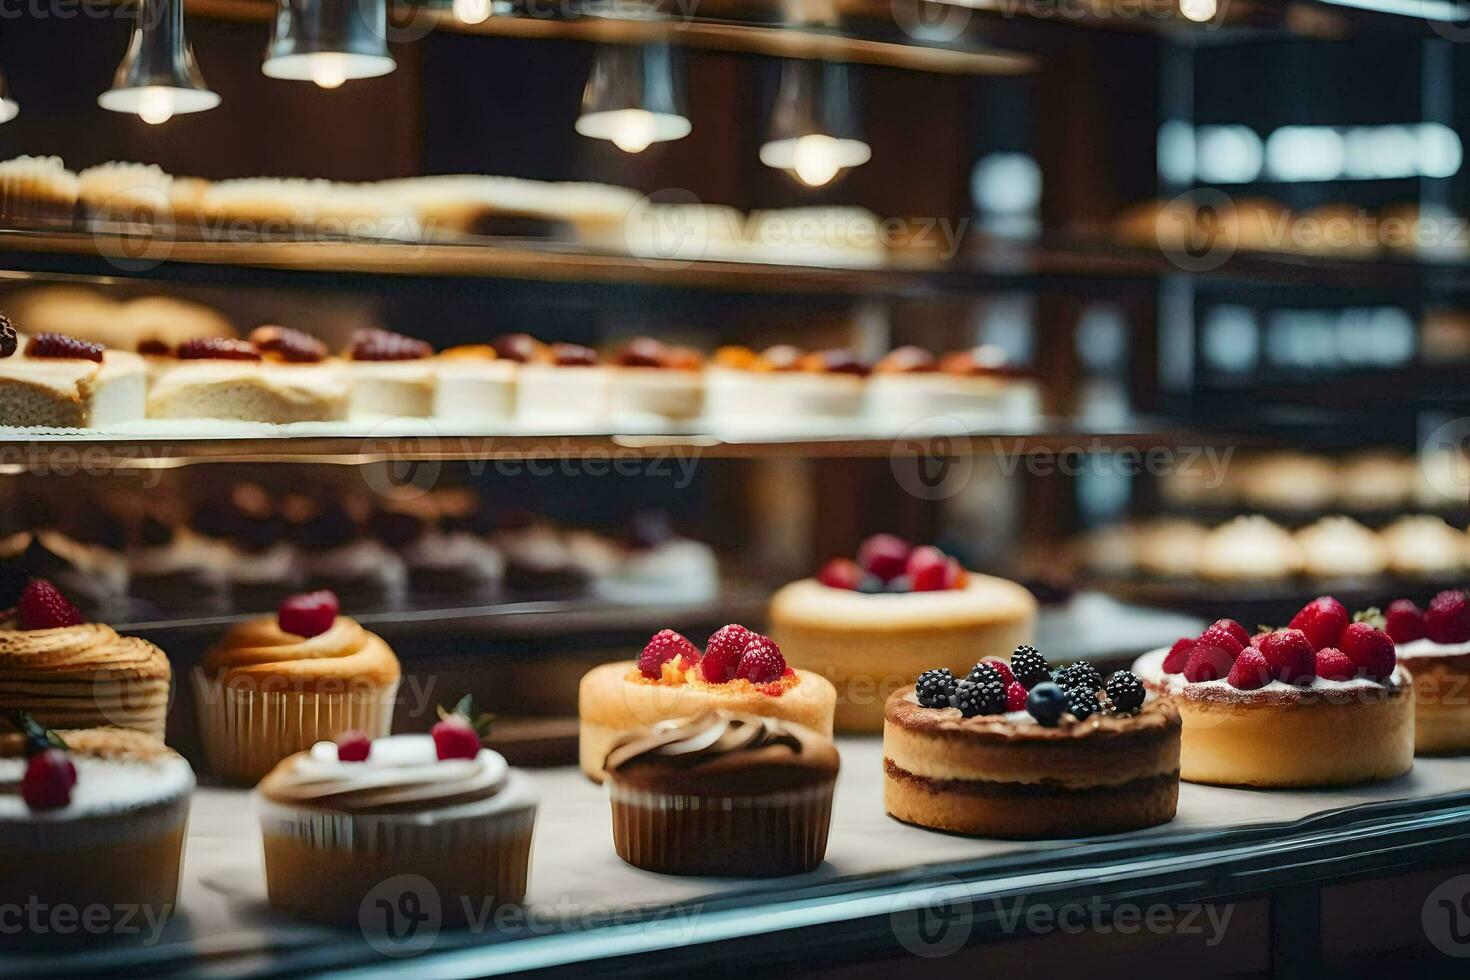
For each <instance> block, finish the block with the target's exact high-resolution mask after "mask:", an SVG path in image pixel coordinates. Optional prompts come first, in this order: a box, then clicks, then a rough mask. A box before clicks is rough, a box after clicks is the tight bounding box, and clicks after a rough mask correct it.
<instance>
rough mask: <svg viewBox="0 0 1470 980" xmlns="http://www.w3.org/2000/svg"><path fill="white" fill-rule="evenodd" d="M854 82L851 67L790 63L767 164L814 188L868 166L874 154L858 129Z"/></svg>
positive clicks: (764, 156) (765, 149) (765, 151)
mask: <svg viewBox="0 0 1470 980" xmlns="http://www.w3.org/2000/svg"><path fill="white" fill-rule="evenodd" d="M854 84H855V82H854V79H853V78H852V76H851V74H850V73H849V71H848V68H847V66H846V65H842V64H837V63H836V62H826V61H813V60H789V61H786V62H784V63H783V64H782V66H781V84H780V87H779V88H778V89H777V91H776V103H775V105H774V107H773V108H772V109H771V125H770V129H769V132H768V134H767V136H766V142H765V143H764V144H762V146H761V150H760V158H761V163H764V164H765V165H766V166H768V167H774V168H776V169H777V170H787V171H790V172H791V173H793V174H795V175H796V178H797V179H798V180H800V181H801V182H802V183H803V184H806V185H807V186H809V187H821V186H822V185H823V184H828V183H831V182H832V180H834V179H835V178H836V177H837V175H838V174H840V173H841V172H842V171H844V170H847V169H849V168H851V167H858V166H861V165H862V164H865V163H867V162H868V160H869V159H870V158H871V157H872V156H873V151H872V149H871V148H870V147H869V146H868V144H867V143H865V142H863V140H862V137H861V133H860V131H859V129H858V123H857V113H856V111H855V109H854V106H853V102H854V99H853V94H854V92H853V86H854Z"/></svg>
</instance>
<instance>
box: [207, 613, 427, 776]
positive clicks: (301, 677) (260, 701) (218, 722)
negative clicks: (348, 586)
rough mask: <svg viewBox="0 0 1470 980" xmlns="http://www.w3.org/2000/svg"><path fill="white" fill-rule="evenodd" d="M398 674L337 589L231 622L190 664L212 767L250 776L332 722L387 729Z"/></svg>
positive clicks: (331, 729) (383, 646)
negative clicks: (346, 609)
mask: <svg viewBox="0 0 1470 980" xmlns="http://www.w3.org/2000/svg"><path fill="white" fill-rule="evenodd" d="M399 677H400V668H399V665H398V658H397V657H395V656H394V655H393V651H392V649H390V648H389V646H388V644H387V643H385V642H383V639H382V638H381V637H379V636H378V635H376V634H374V633H369V632H368V631H367V630H365V629H363V628H362V624H360V623H358V622H357V621H356V620H354V619H352V618H350V617H348V616H342V615H339V611H338V602H337V597H336V595H334V594H333V593H331V592H327V591H321V592H308V593H304V594H302V595H295V596H290V597H288V598H287V599H285V600H284V601H283V602H282V603H281V605H280V608H279V609H278V610H277V612H276V615H274V616H263V617H261V618H259V619H252V620H249V621H247V622H244V623H240V624H239V625H238V626H235V627H234V628H232V629H231V630H230V631H229V632H228V633H226V634H225V635H224V636H223V637H222V638H221V639H220V641H219V642H218V643H217V644H215V646H214V647H213V648H211V649H210V650H209V651H208V652H206V653H205V655H204V659H203V661H202V662H201V664H200V666H199V667H198V668H196V669H195V670H194V673H193V688H194V702H195V708H196V709H197V713H198V717H199V729H200V735H201V737H202V739H203V741H204V754H205V758H206V759H207V760H208V761H209V768H210V769H211V770H212V771H213V772H214V773H215V774H216V775H218V776H221V777H223V778H225V779H229V780H232V781H235V782H244V783H254V782H256V781H257V780H259V779H260V778H261V777H262V776H264V775H265V774H266V773H267V772H269V771H270V770H271V768H272V767H273V766H275V765H276V763H278V762H280V761H281V760H282V759H284V758H285V757H286V756H288V755H291V754H292V753H293V752H300V751H302V750H304V749H307V748H310V747H311V746H312V745H313V744H315V743H316V742H318V741H320V740H322V739H323V738H331V737H332V736H335V735H336V734H337V733H339V732H343V731H347V730H350V729H355V730H359V731H364V732H367V733H368V734H369V735H372V736H382V735H387V734H388V730H389V726H390V724H391V723H392V720H393V704H394V696H395V695H396V693H397V691H398V681H399Z"/></svg>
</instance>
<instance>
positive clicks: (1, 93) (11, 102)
mask: <svg viewBox="0 0 1470 980" xmlns="http://www.w3.org/2000/svg"><path fill="white" fill-rule="evenodd" d="M18 115H20V103H18V102H16V101H15V99H14V97H13V96H11V94H10V83H9V82H7V81H6V80H5V73H4V72H0V123H8V122H10V120H12V119H14V118H15V117H16V116H18Z"/></svg>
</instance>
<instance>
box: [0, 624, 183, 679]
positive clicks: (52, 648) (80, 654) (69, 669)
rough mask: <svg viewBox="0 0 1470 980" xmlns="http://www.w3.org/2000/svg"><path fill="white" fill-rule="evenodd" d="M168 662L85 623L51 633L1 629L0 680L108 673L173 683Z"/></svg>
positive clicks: (155, 651) (148, 646)
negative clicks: (170, 680) (170, 679)
mask: <svg viewBox="0 0 1470 980" xmlns="http://www.w3.org/2000/svg"><path fill="white" fill-rule="evenodd" d="M171 673H172V672H171V670H170V667H169V662H168V658H167V657H166V656H164V654H163V651H162V650H160V649H159V648H158V647H156V646H154V645H153V644H152V643H149V642H148V641H147V640H143V639H140V638H138V637H133V636H119V635H118V634H117V632H116V631H115V630H113V628H112V627H110V626H105V625H103V624H101V623H83V624H82V625H80V626H68V627H64V628H60V629H47V630H0V679H4V678H14V679H22V678H24V679H53V678H56V677H57V676H58V675H63V674H69V675H82V676H93V675H97V674H106V675H107V676H109V677H112V678H116V679H118V680H168V678H169V677H170V676H171Z"/></svg>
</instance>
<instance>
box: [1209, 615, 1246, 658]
mask: <svg viewBox="0 0 1470 980" xmlns="http://www.w3.org/2000/svg"><path fill="white" fill-rule="evenodd" d="M1227 624H1229V625H1227ZM1231 626H1236V627H1238V626H1239V624H1238V623H1233V622H1232V621H1230V620H1225V619H1222V620H1220V621H1219V622H1218V623H1214V624H1212V625H1211V626H1210V627H1208V628H1207V629H1206V630H1205V631H1204V632H1203V633H1201V634H1200V635H1199V643H1200V644H1201V645H1203V646H1217V647H1219V648H1220V649H1222V650H1224V651H1226V652H1227V653H1229V654H1230V656H1231V657H1234V656H1235V655H1236V654H1238V653H1240V651H1242V650H1244V649H1245V645H1246V643H1247V642H1249V638H1247V639H1246V640H1242V639H1241V638H1240V637H1239V636H1238V635H1237V634H1236V632H1235V630H1234V629H1231ZM1241 632H1244V630H1242V631H1241Z"/></svg>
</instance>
